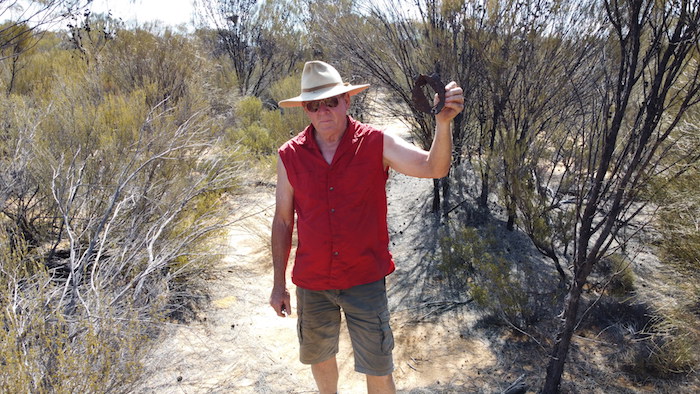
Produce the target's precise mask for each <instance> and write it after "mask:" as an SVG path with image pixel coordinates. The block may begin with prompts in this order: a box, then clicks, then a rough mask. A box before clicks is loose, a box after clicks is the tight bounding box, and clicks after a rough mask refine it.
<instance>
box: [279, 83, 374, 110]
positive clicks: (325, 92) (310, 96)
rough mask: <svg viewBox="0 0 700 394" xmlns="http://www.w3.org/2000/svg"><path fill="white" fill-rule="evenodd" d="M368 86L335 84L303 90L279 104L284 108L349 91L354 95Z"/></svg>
mask: <svg viewBox="0 0 700 394" xmlns="http://www.w3.org/2000/svg"><path fill="white" fill-rule="evenodd" d="M367 88H369V84H363V85H339V86H333V87H331V88H328V89H321V90H317V91H314V92H303V93H302V94H300V95H298V96H296V97H292V98H290V99H286V100H282V101H280V102H279V103H278V104H279V106H280V107H282V108H292V107H301V103H303V102H304V101H314V100H323V99H325V98H329V97H333V96H338V95H340V94H343V93H349V94H350V95H351V96H354V95H356V94H358V93H360V92H362V91H363V90H365V89H367Z"/></svg>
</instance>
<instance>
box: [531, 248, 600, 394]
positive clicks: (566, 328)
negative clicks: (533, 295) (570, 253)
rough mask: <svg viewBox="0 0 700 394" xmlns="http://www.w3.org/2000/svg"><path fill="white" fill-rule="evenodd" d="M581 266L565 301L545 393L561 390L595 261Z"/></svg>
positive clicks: (579, 264)
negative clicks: (579, 310) (560, 386)
mask: <svg viewBox="0 0 700 394" xmlns="http://www.w3.org/2000/svg"><path fill="white" fill-rule="evenodd" d="M577 265H578V266H579V267H580V268H579V269H578V270H576V273H575V274H574V275H575V278H574V280H573V282H572V284H571V288H570V289H569V292H568V294H567V295H566V301H565V303H564V311H563V312H562V315H561V316H562V320H561V325H560V327H559V331H558V332H557V336H556V340H555V342H554V347H553V348H552V354H551V356H550V359H549V365H548V366H547V376H546V378H545V382H544V387H543V388H542V393H543V394H554V393H558V392H559V385H560V384H561V375H562V374H563V373H564V364H565V363H566V355H567V354H568V353H569V347H570V345H571V338H572V337H573V335H574V328H575V327H576V323H577V319H578V308H579V304H580V301H581V293H582V292H583V286H584V285H585V284H586V281H587V278H588V275H589V274H590V273H591V270H592V268H593V261H591V260H588V259H587V260H585V261H583V262H580V263H577Z"/></svg>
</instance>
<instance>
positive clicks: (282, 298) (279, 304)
mask: <svg viewBox="0 0 700 394" xmlns="http://www.w3.org/2000/svg"><path fill="white" fill-rule="evenodd" d="M270 305H271V306H272V309H274V310H275V312H277V316H279V317H285V316H288V315H289V314H291V313H292V304H291V302H290V297H289V292H288V291H287V289H285V288H284V287H280V288H278V287H274V288H272V294H271V295H270Z"/></svg>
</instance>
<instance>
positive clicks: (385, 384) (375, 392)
mask: <svg viewBox="0 0 700 394" xmlns="http://www.w3.org/2000/svg"><path fill="white" fill-rule="evenodd" d="M367 393H368V394H394V393H396V386H395V385H394V376H393V375H386V376H371V375H367Z"/></svg>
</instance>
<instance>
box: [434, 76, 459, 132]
mask: <svg viewBox="0 0 700 394" xmlns="http://www.w3.org/2000/svg"><path fill="white" fill-rule="evenodd" d="M439 100H440V99H439V98H438V95H437V94H435V99H434V103H435V104H437V102H438V101H439ZM435 104H434V105H435ZM463 109H464V91H462V88H460V87H459V85H457V82H455V81H452V82H450V83H448V84H447V86H445V107H444V108H443V109H442V111H440V113H439V114H437V115H435V120H436V121H437V122H450V121H452V119H454V118H455V116H457V114H459V113H460V112H462V110H463Z"/></svg>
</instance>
